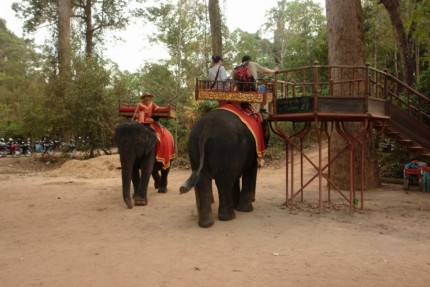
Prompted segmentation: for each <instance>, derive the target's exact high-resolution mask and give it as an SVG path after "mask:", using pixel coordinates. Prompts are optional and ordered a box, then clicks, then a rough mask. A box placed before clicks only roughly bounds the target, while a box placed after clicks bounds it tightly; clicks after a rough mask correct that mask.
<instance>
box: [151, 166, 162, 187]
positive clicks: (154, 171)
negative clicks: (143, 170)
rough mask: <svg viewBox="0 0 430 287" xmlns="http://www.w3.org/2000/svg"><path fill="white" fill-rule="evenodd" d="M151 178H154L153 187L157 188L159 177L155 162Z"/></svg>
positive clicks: (159, 182)
mask: <svg viewBox="0 0 430 287" xmlns="http://www.w3.org/2000/svg"><path fill="white" fill-rule="evenodd" d="M152 179H153V180H154V188H155V189H159V188H160V185H161V177H160V173H159V168H158V166H157V164H155V166H154V169H153V170H152Z"/></svg>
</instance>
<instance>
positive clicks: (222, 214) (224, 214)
mask: <svg viewBox="0 0 430 287" xmlns="http://www.w3.org/2000/svg"><path fill="white" fill-rule="evenodd" d="M235 218H236V213H234V210H231V211H218V219H219V220H221V221H229V220H233V219H235Z"/></svg>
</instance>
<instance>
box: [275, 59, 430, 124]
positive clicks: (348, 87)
mask: <svg viewBox="0 0 430 287" xmlns="http://www.w3.org/2000/svg"><path fill="white" fill-rule="evenodd" d="M274 82H275V87H276V88H275V90H274V99H275V109H274V111H273V112H274V113H275V114H276V113H277V110H276V102H277V100H280V99H289V98H293V97H303V96H307V97H311V98H312V106H313V107H312V108H313V111H315V112H317V111H318V108H319V99H320V98H324V97H333V98H338V99H341V98H347V97H357V98H363V99H364V112H365V113H383V112H387V111H386V106H387V105H386V102H388V103H391V104H393V105H395V106H397V107H399V108H400V109H402V110H403V111H405V112H407V113H408V114H409V115H410V116H411V117H413V118H415V119H416V120H418V121H420V122H421V123H423V124H425V125H427V126H430V99H429V98H427V97H426V96H424V95H423V94H421V93H419V92H418V91H416V90H415V89H413V88H412V87H409V86H408V85H406V84H405V83H403V82H402V81H400V80H399V79H397V78H396V77H394V76H393V75H391V74H389V73H388V72H387V71H382V70H378V69H375V68H371V67H369V66H345V65H344V66H342V65H337V66H335V65H318V64H314V65H310V66H304V67H298V68H293V69H286V70H281V71H279V72H278V73H277V74H276V75H275V81H274Z"/></svg>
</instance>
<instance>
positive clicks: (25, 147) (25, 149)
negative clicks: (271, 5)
mask: <svg viewBox="0 0 430 287" xmlns="http://www.w3.org/2000/svg"><path fill="white" fill-rule="evenodd" d="M20 148H21V154H23V155H25V156H28V157H30V156H32V155H33V150H32V149H31V144H30V142H28V141H22V142H21V145H20Z"/></svg>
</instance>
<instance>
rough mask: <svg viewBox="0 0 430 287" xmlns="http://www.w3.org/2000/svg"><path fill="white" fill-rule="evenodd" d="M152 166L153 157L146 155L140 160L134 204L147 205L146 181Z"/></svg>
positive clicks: (147, 181)
mask: <svg viewBox="0 0 430 287" xmlns="http://www.w3.org/2000/svg"><path fill="white" fill-rule="evenodd" d="M153 168H154V159H153V158H150V157H147V158H145V159H143V160H142V162H141V165H140V182H139V186H138V188H137V193H136V194H135V196H134V197H133V198H134V204H135V205H147V204H148V198H147V191H148V183H149V179H150V177H151V173H152V169H153Z"/></svg>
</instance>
